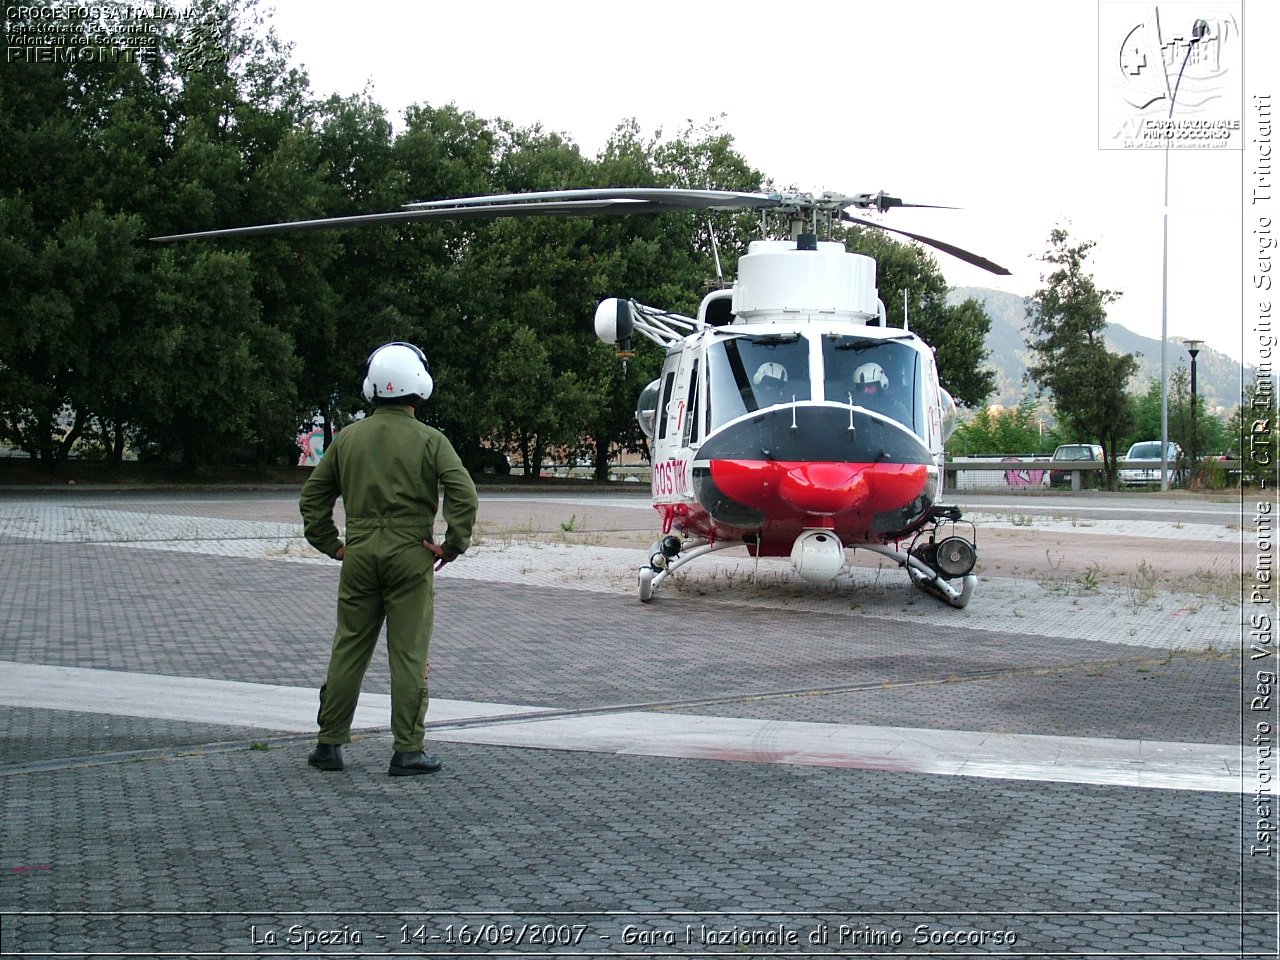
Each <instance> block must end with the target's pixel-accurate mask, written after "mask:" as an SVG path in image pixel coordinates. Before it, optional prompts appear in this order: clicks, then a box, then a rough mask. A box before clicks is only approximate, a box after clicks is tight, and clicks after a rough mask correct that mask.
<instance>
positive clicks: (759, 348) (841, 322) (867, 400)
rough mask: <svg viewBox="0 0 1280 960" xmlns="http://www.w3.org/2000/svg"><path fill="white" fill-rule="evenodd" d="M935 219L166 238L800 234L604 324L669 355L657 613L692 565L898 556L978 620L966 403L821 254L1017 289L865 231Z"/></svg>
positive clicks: (605, 211) (839, 216)
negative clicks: (962, 464) (678, 229)
mask: <svg viewBox="0 0 1280 960" xmlns="http://www.w3.org/2000/svg"><path fill="white" fill-rule="evenodd" d="M924 206H933V205H931V204H911V203H904V202H903V201H902V200H900V199H899V198H897V197H892V196H889V195H888V194H886V193H884V192H883V191H880V192H879V193H875V194H871V193H863V194H855V195H843V194H837V193H832V192H825V193H822V194H819V195H814V194H809V193H798V192H774V193H744V192H734V191H723V190H699V189H688V188H663V187H642V188H594V189H578V190H551V191H539V192H530V193H516V194H494V195H489V196H481V197H462V198H455V199H447V200H431V201H424V202H418V203H411V204H406V205H405V206H404V208H403V209H401V210H396V211H390V212H386V213H375V214H361V215H355V216H346V217H331V218H324V219H318V220H304V221H291V222H281V223H271V224H259V225H256V226H247V227H233V228H229V229H221V230H207V231H200V232H196V233H186V234H174V235H170V236H164V237H156V238H153V239H155V240H157V241H174V240H186V239H197V238H201V239H206V238H216V237H243V236H254V235H260V234H268V233H281V232H294V231H300V230H316V229H333V228H342V227H355V226H374V225H379V224H394V223H405V222H412V221H417V220H429V219H453V220H468V219H496V218H499V217H522V216H547V215H567V216H600V215H609V214H636V213H640V214H650V213H662V212H671V211H685V212H688V211H690V210H707V211H741V210H758V211H760V212H761V216H762V218H765V217H768V216H774V217H782V218H784V219H785V221H786V223H787V226H788V231H787V232H789V233H790V235H791V239H784V240H778V239H759V240H753V241H751V243H750V244H749V247H748V250H747V252H746V253H745V254H744V255H742V256H741V257H740V258H739V260H738V276H737V279H736V280H735V281H734V283H733V284H732V286H731V287H728V288H721V289H715V290H712V291H711V292H710V293H708V294H706V295H705V296H704V297H703V298H702V301H701V303H700V305H699V307H698V311H697V315H696V316H693V317H688V316H683V315H680V314H675V313H671V312H669V311H666V310H663V309H661V308H658V307H652V306H648V305H645V304H641V303H638V302H636V301H634V300H630V299H625V298H619V297H611V298H607V299H605V300H602V301H601V302H600V304H599V305H598V307H597V309H596V312H595V317H594V327H595V333H596V335H597V337H599V339H600V340H602V341H604V342H605V343H608V344H612V345H614V347H615V348H616V349H617V350H618V353H619V356H620V357H622V358H623V362H624V363H625V362H626V359H627V358H628V357H630V356H633V354H632V353H631V345H632V338H633V337H634V336H635V335H637V334H638V335H640V336H643V337H645V338H646V339H649V340H651V341H653V342H654V343H656V344H658V345H659V346H661V347H662V348H663V349H664V350H665V359H664V362H663V365H662V369H661V373H660V374H659V376H658V378H657V379H656V380H654V381H653V382H651V383H650V384H648V385H647V386H646V387H645V388H644V389H643V390H642V391H641V393H640V397H639V400H638V402H637V405H636V419H637V421H638V423H639V426H640V429H641V431H642V432H643V433H644V434H645V436H646V437H647V438H648V440H649V443H650V449H651V460H652V479H651V492H652V499H653V506H654V508H655V509H656V510H657V511H658V513H659V515H660V517H661V525H662V535H661V538H660V539H658V540H655V541H654V543H653V545H652V546H651V547H650V550H649V553H648V558H647V561H646V562H645V563H644V565H643V566H641V567H640V569H639V571H638V573H637V578H636V589H637V594H638V596H639V599H640V600H641V601H643V602H649V601H650V600H652V599H653V596H654V593H655V591H656V590H657V589H658V588H659V587H660V586H661V585H662V583H663V582H664V581H666V580H667V579H668V578H669V577H670V576H671V575H672V574H673V573H675V571H677V570H678V569H680V568H681V567H683V566H684V565H685V564H688V563H690V562H692V561H694V560H696V559H698V558H700V557H703V556H706V555H707V554H710V553H713V552H716V551H720V550H725V549H729V548H732V547H740V546H741V547H745V548H746V550H747V552H748V554H749V555H750V556H752V557H754V558H756V560H757V561H758V560H759V559H760V558H761V557H789V558H790V561H791V564H792V567H793V568H794V570H795V572H796V573H797V574H798V575H799V576H800V577H801V578H803V579H804V580H806V581H808V582H810V583H814V584H828V583H830V582H832V581H833V580H834V579H835V578H836V576H837V575H838V574H839V573H840V571H841V570H842V569H844V567H845V563H846V556H845V554H846V550H848V549H855V550H866V551H869V552H871V553H875V554H878V555H880V556H883V557H886V558H888V559H889V560H891V561H893V562H894V563H896V564H897V565H898V566H899V567H901V568H902V569H904V570H905V571H906V572H907V575H908V577H909V579H910V581H911V583H912V584H914V585H915V586H916V587H918V588H920V589H921V590H923V591H925V592H926V593H928V594H930V595H932V596H934V597H936V598H937V599H939V600H941V601H943V602H944V603H946V604H949V605H950V606H952V607H955V608H963V607H965V606H966V605H967V604H968V603H969V601H970V599H971V598H972V596H973V593H974V588H975V586H976V583H977V578H976V576H975V575H974V573H973V570H974V567H975V565H976V563H977V556H978V554H977V536H976V530H975V528H974V526H973V524H972V522H968V521H964V520H963V517H962V514H961V511H960V509H959V507H957V506H955V505H951V504H944V503H942V479H941V478H942V460H943V444H944V442H945V441H946V439H947V437H948V436H949V435H950V433H951V431H952V429H953V428H954V426H955V420H956V413H957V411H956V404H955V401H954V400H953V399H952V397H951V395H950V394H949V393H948V392H947V391H946V389H944V388H943V386H942V384H941V382H940V380H939V376H938V369H937V363H936V361H935V358H934V353H933V349H932V348H931V347H930V346H929V345H928V344H927V343H925V342H924V341H923V340H922V339H921V338H920V337H919V336H917V335H916V334H914V333H912V332H911V330H910V329H909V326H908V323H909V321H908V319H907V318H906V317H905V316H904V320H903V325H902V326H901V327H890V326H889V325H888V322H887V314H886V310H885V306H884V303H883V301H881V300H880V298H879V294H878V290H877V287H876V261H875V260H874V259H873V258H871V257H869V256H866V255H863V254H858V253H851V252H849V251H848V250H847V249H846V248H845V246H844V244H843V243H841V242H839V241H835V240H831V239H827V240H821V239H819V229H820V227H822V226H824V225H825V228H826V230H825V232H826V234H827V236H828V237H830V236H831V226H832V224H833V223H835V222H843V223H853V224H858V225H862V226H869V227H874V228H876V229H883V230H888V231H890V232H893V233H898V234H901V235H903V236H906V237H908V238H910V239H913V240H916V241H919V242H922V243H925V244H927V245H929V246H932V247H934V248H936V249H939V250H942V251H943V252H945V253H948V254H950V255H952V256H955V257H958V258H960V259H962V260H964V261H965V262H967V263H970V264H973V265H975V266H978V267H981V268H982V269H985V270H988V271H990V272H992V273H996V274H1001V275H1008V273H1009V271H1008V270H1006V269H1005V268H1003V267H1001V266H999V265H998V264H995V263H992V262H991V261H989V260H987V259H985V258H983V257H980V256H978V255H977V254H974V253H971V252H969V251H967V250H964V249H962V248H960V247H956V246H953V245H951V244H948V243H945V242H943V241H939V240H935V239H932V238H929V237H924V236H921V235H919V234H914V233H909V232H907V231H905V230H900V229H896V228H892V227H887V226H884V225H883V224H881V223H878V222H876V221H872V220H866V219H862V218H860V217H857V216H854V215H853V214H851V213H849V209H850V208H853V209H856V210H874V211H877V212H879V213H884V212H885V211H887V210H889V209H892V208H895V207H924ZM765 232H766V233H767V232H768V231H767V230H766V231H765ZM717 261H718V255H717ZM717 265H718V264H717ZM904 545H905V546H904Z"/></svg>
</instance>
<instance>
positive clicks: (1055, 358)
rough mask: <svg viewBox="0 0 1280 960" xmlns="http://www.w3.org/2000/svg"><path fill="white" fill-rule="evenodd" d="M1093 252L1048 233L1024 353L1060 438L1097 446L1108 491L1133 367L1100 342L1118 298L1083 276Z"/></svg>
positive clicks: (1060, 232)
mask: <svg viewBox="0 0 1280 960" xmlns="http://www.w3.org/2000/svg"><path fill="white" fill-rule="evenodd" d="M1093 246H1094V244H1093V243H1092V242H1091V241H1083V242H1080V243H1077V244H1075V245H1074V246H1072V245H1071V243H1070V237H1069V236H1068V233H1067V231H1066V230H1064V229H1063V228H1061V227H1055V228H1054V229H1053V230H1052V231H1051V232H1050V234H1049V249H1048V250H1047V251H1045V253H1044V254H1043V255H1042V256H1041V258H1040V259H1041V260H1042V262H1044V263H1045V264H1046V265H1048V267H1049V268H1050V269H1049V272H1048V273H1047V274H1042V275H1041V280H1042V282H1043V283H1044V285H1043V286H1042V287H1041V288H1040V289H1039V290H1037V291H1036V292H1035V293H1034V294H1032V295H1031V297H1030V298H1029V299H1028V304H1027V327H1026V330H1027V346H1028V347H1029V348H1030V350H1031V351H1032V352H1033V353H1034V355H1035V361H1034V362H1033V363H1031V364H1030V365H1028V368H1027V378H1028V379H1029V380H1031V381H1033V382H1034V383H1036V384H1037V385H1038V386H1039V388H1040V389H1041V390H1042V391H1045V392H1048V393H1049V394H1050V395H1051V396H1052V397H1053V403H1054V408H1055V410H1056V411H1057V415H1058V419H1059V423H1060V424H1061V429H1060V432H1061V433H1062V434H1063V436H1064V437H1065V436H1067V435H1068V433H1070V434H1071V440H1074V441H1082V442H1083V441H1087V442H1096V443H1098V444H1100V445H1101V446H1102V448H1103V452H1104V454H1105V456H1106V463H1107V467H1106V472H1107V485H1108V486H1109V487H1112V488H1114V487H1115V484H1116V459H1117V456H1118V448H1119V445H1120V443H1121V441H1122V439H1123V438H1124V437H1126V436H1127V435H1128V432H1129V430H1130V428H1131V426H1132V423H1133V406H1132V402H1131V400H1130V397H1129V394H1128V393H1127V389H1126V387H1127V384H1128V381H1129V378H1130V377H1131V376H1132V375H1133V372H1134V371H1135V370H1136V369H1137V360H1136V359H1135V358H1134V356H1133V355H1132V354H1115V353H1112V352H1111V351H1109V350H1108V349H1107V346H1106V343H1105V341H1104V340H1103V336H1102V333H1103V330H1104V328H1105V327H1106V322H1107V311H1106V308H1107V305H1108V304H1111V303H1114V302H1115V301H1116V300H1117V299H1118V298H1119V297H1120V294H1119V293H1118V292H1116V291H1113V290H1100V289H1098V287H1097V285H1096V284H1095V283H1094V282H1093V277H1092V276H1091V275H1090V274H1089V273H1088V272H1086V270H1085V261H1086V260H1087V259H1088V256H1089V251H1090V250H1091V249H1092V248H1093Z"/></svg>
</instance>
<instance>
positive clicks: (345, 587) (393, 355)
mask: <svg viewBox="0 0 1280 960" xmlns="http://www.w3.org/2000/svg"><path fill="white" fill-rule="evenodd" d="M431 387H432V382H431V374H430V372H429V371H428V369H427V358H426V357H425V356H423V353H422V351H421V350H419V349H418V348H417V347H415V346H414V345H413V344H409V343H388V344H386V345H384V346H381V347H379V348H378V349H377V350H375V351H373V353H372V355H370V357H369V362H368V369H367V373H366V375H365V380H364V389H363V392H364V396H365V399H366V400H369V401H372V403H373V405H374V410H373V413H372V415H370V416H368V417H365V418H364V419H363V420H358V421H356V422H355V423H353V424H351V425H350V426H349V427H347V428H345V429H344V430H342V431H340V432H339V433H338V435H337V436H335V437H334V438H333V441H332V443H330V445H329V447H328V449H326V450H325V452H324V456H323V457H321V459H320V462H319V464H318V465H317V466H316V468H315V470H314V471H313V472H312V474H311V476H310V477H309V478H308V479H307V482H306V483H305V484H304V485H303V488H302V498H301V502H300V507H301V510H302V518H303V524H304V531H305V533H306V537H307V541H308V542H309V543H310V544H311V545H312V546H313V547H315V548H316V549H317V550H319V551H320V552H321V553H324V554H326V555H327V556H330V557H333V558H334V559H336V560H341V561H342V573H341V575H340V578H339V581H338V629H337V632H336V633H335V634H334V637H333V653H332V655H331V656H330V658H329V673H328V677H327V679H326V680H325V684H324V686H323V687H321V688H320V713H319V715H318V716H317V718H316V719H317V722H318V723H319V725H320V735H319V737H318V738H317V739H318V744H317V746H316V748H315V751H314V752H313V753H312V754H311V756H310V757H309V758H308V761H307V762H308V763H310V764H311V765H312V766H313V767H318V768H319V769H321V770H341V769H342V766H343V763H342V744H344V743H347V742H349V741H350V739H351V721H352V718H353V717H354V715H355V712H356V701H357V700H358V699H359V697H360V684H361V682H362V681H363V679H364V674H365V670H366V669H368V666H369V660H370V658H371V657H372V656H373V648H374V646H375V645H376V644H377V642H378V633H379V632H380V631H381V629H382V623H383V620H384V619H385V620H386V623H387V657H388V659H389V661H390V664H391V730H392V733H393V735H394V737H395V742H394V745H393V750H394V752H393V753H392V755H391V767H390V770H389V771H388V772H389V773H390V774H391V776H393V777H403V776H413V775H415V774H423V773H434V772H435V771H437V770H439V769H440V766H441V764H440V761H439V760H437V759H436V758H435V757H433V756H429V755H428V754H426V753H425V752H424V751H423V737H424V731H423V718H424V717H425V715H426V712H427V696H428V694H427V681H426V673H427V648H428V645H429V643H430V641H431V624H432V619H433V616H434V606H435V587H434V570H439V569H440V568H441V567H443V566H444V565H445V564H446V563H449V562H451V561H453V560H455V559H457V558H458V556H459V555H460V554H461V553H463V552H464V551H465V550H466V549H467V547H468V546H469V545H470V543H471V527H472V524H473V523H474V522H475V517H476V507H477V499H476V488H475V485H474V484H473V483H472V482H471V476H470V475H469V474H468V473H467V470H466V468H465V467H464V466H463V465H462V461H461V460H460V459H459V458H458V455H457V453H456V452H454V449H453V447H452V445H450V443H449V441H448V440H447V439H446V438H445V436H444V434H442V433H441V432H440V431H439V430H435V429H432V428H431V427H428V426H427V425H426V424H424V423H421V422H420V421H419V420H418V419H417V418H416V417H415V416H414V411H415V409H416V407H417V405H418V404H419V403H421V402H422V401H424V400H426V399H427V398H428V397H429V396H431ZM441 493H443V495H444V520H445V523H446V525H447V527H448V529H447V530H446V532H445V538H444V543H443V544H436V543H435V542H434V541H433V536H432V532H433V529H434V527H435V518H436V505H437V503H438V502H439V497H440V494H441ZM339 496H341V497H342V503H343V508H344V510H345V511H346V517H347V540H346V543H345V544H344V543H343V542H342V540H341V539H340V538H339V537H338V528H337V526H336V525H335V524H334V522H333V505H334V502H335V501H336V500H337V498H338V497H339ZM433 565H434V570H433Z"/></svg>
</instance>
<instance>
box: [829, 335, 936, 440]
mask: <svg viewBox="0 0 1280 960" xmlns="http://www.w3.org/2000/svg"><path fill="white" fill-rule="evenodd" d="M822 364H823V387H824V390H825V396H826V398H827V400H829V401H834V402H835V403H851V404H853V405H854V406H858V407H864V408H866V409H868V410H872V411H874V412H876V413H881V414H884V415H885V416H888V417H892V418H893V419H894V420H897V421H898V422H899V423H901V424H902V425H903V426H905V427H907V428H909V429H910V430H912V431H913V432H914V433H916V434H917V435H918V436H924V404H923V402H922V398H921V396H920V391H921V387H922V384H921V378H920V354H919V353H917V352H916V351H915V350H914V349H913V348H912V347H910V346H909V345H907V344H906V343H904V342H902V341H900V340H885V339H883V338H880V337H860V336H846V335H839V334H829V335H827V336H824V337H823V338H822Z"/></svg>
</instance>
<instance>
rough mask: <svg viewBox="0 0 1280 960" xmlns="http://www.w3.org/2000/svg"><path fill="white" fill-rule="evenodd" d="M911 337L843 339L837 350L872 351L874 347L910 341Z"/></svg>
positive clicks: (836, 347) (837, 345)
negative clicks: (897, 341)
mask: <svg viewBox="0 0 1280 960" xmlns="http://www.w3.org/2000/svg"><path fill="white" fill-rule="evenodd" d="M910 339H911V337H910V336H899V337H843V338H842V340H843V341H844V342H842V343H837V344H836V346H835V349H837V350H870V349H871V348H872V347H875V346H879V345H880V344H882V343H889V342H890V341H893V340H910Z"/></svg>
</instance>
